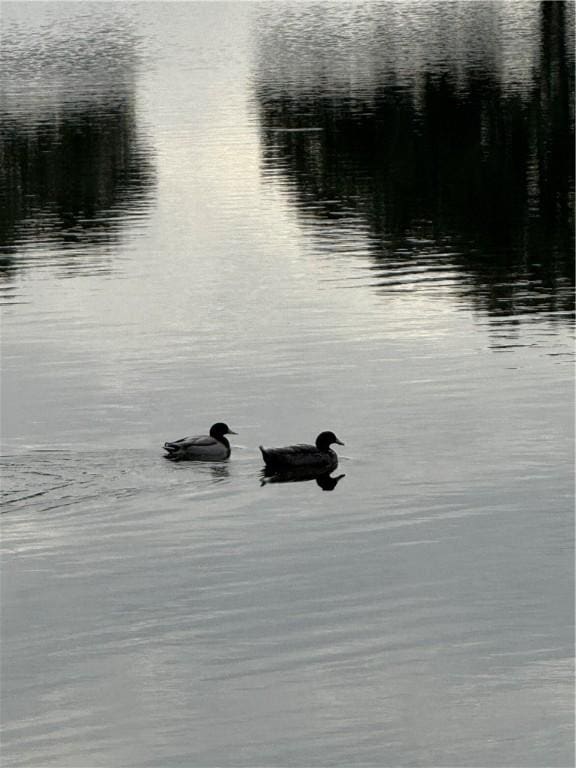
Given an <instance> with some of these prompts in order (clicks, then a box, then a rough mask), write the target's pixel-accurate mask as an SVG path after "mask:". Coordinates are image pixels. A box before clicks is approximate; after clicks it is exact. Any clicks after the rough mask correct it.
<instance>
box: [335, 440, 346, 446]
mask: <svg viewBox="0 0 576 768" xmlns="http://www.w3.org/2000/svg"><path fill="white" fill-rule="evenodd" d="M336 442H337V443H338V445H344V443H343V442H342V440H338V439H336Z"/></svg>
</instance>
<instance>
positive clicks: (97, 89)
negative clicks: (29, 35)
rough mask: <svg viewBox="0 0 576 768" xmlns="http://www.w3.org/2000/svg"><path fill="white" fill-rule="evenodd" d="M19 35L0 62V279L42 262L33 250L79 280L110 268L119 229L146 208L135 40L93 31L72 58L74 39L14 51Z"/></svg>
mask: <svg viewBox="0 0 576 768" xmlns="http://www.w3.org/2000/svg"><path fill="white" fill-rule="evenodd" d="M17 31H18V30H13V31H12V33H11V34H7V35H6V45H5V47H4V50H3V52H2V57H1V58H2V64H3V65H4V78H3V86H4V88H5V91H4V96H5V98H4V99H3V101H2V103H1V104H0V248H1V252H2V260H1V262H0V270H1V271H2V272H3V273H4V276H5V277H7V276H9V275H10V274H11V272H12V271H13V270H15V269H18V268H20V267H21V266H23V265H24V264H27V263H28V262H27V260H26V259H25V258H23V257H22V255H23V253H28V254H30V253H32V252H35V253H37V254H38V255H39V254H40V252H39V251H37V245H38V244H39V243H40V244H42V247H44V248H45V247H48V248H49V249H50V250H51V251H52V252H53V253H56V254H59V255H60V257H66V258H65V259H63V262H64V263H65V264H66V265H67V266H66V269H67V271H68V272H70V273H76V272H77V271H78V270H82V269H83V268H85V267H87V266H88V265H89V264H92V265H93V264H94V262H95V260H100V262H106V261H108V262H109V261H110V253H111V246H113V245H114V244H115V243H116V242H117V240H118V237H119V236H120V235H121V233H122V232H123V230H124V226H125V223H126V221H127V220H128V221H130V222H132V221H133V219H134V217H139V216H145V215H146V213H147V211H148V208H149V205H150V200H151V193H152V189H153V184H154V169H153V165H152V160H151V156H150V151H149V148H148V147H147V145H146V143H145V141H144V139H143V137H142V132H141V131H140V129H139V126H138V124H137V114H136V108H135V96H134V90H135V78H134V67H135V58H134V54H133V48H134V41H133V40H132V39H131V38H130V37H129V36H128V35H127V33H126V30H122V29H118V30H114V29H106V28H105V29H101V30H96V31H95V32H94V40H92V41H90V40H87V41H86V43H85V44H83V47H82V48H81V53H80V54H78V50H79V49H80V43H79V42H78V40H75V38H73V37H71V38H70V39H67V40H66V42H65V44H62V45H57V44H56V43H54V42H50V41H48V42H47V43H46V46H45V47H44V48H42V49H41V50H40V49H35V48H33V47H31V46H30V45H28V46H25V45H24V44H21V43H20V41H19V39H18V35H17ZM79 40H83V38H79ZM27 84H29V87H27ZM35 249H36V250H35ZM72 257H73V258H72ZM83 257H85V258H83ZM34 263H35V264H38V262H34ZM31 265H32V263H28V266H31Z"/></svg>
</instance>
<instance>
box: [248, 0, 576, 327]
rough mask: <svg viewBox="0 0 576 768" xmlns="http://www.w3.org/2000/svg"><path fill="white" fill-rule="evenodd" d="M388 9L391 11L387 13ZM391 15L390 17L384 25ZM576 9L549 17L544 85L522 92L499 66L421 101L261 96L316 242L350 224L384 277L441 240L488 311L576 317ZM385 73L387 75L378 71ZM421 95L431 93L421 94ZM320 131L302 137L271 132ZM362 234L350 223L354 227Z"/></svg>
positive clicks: (272, 149) (424, 80) (283, 169)
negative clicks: (571, 37)
mask: <svg viewBox="0 0 576 768" xmlns="http://www.w3.org/2000/svg"><path fill="white" fill-rule="evenodd" d="M384 8H385V6H384ZM383 13H385V11H383ZM567 13H568V11H567V8H566V6H565V4H564V3H561V2H558V3H548V2H543V3H542V4H541V7H540V25H539V28H540V55H539V60H536V61H535V62H534V65H535V69H534V73H533V76H532V79H531V82H530V83H529V84H528V85H527V86H526V87H525V88H522V89H520V88H508V87H506V84H505V83H503V82H502V78H501V76H500V72H499V68H498V65H497V61H496V60H494V61H492V62H491V61H490V60H488V61H484V62H483V64H482V66H478V64H477V62H476V63H475V65H474V66H472V64H471V63H470V62H469V61H464V64H463V66H467V67H468V69H467V70H466V78H465V86H463V84H462V76H461V73H460V74H459V75H458V76H456V74H455V73H454V72H453V71H451V70H450V69H449V68H448V67H438V68H435V69H431V70H428V71H424V72H423V73H422V77H421V79H420V81H419V83H418V88H417V89H416V88H415V87H408V86H406V85H404V84H403V85H398V84H397V82H396V81H395V78H394V77H393V75H392V74H391V73H390V72H388V73H387V74H386V76H382V77H381V78H380V80H379V81H378V82H373V83H372V84H371V88H370V91H369V93H366V92H365V91H364V92H362V91H358V92H355V90H354V88H353V87H351V88H350V91H349V93H348V94H344V93H343V89H342V88H338V89H332V90H330V89H329V88H327V87H325V83H323V82H321V81H320V80H319V81H318V82H317V83H316V84H315V85H316V87H315V88H314V87H311V86H310V83H309V82H308V83H307V84H306V87H305V88H301V89H299V88H298V87H295V86H294V83H291V84H290V85H289V86H288V85H286V87H285V88H284V87H282V84H281V83H278V81H277V80H276V81H273V82H268V81H267V78H266V75H265V73H261V77H260V79H259V81H258V84H257V103H258V109H259V116H260V121H261V126H262V131H261V135H262V152H263V159H264V165H265V167H266V168H267V169H268V171H269V173H268V176H271V177H273V178H278V177H280V176H285V177H289V179H290V182H291V183H290V185H289V186H290V189H291V190H293V192H292V195H293V198H292V199H293V202H294V203H295V205H296V206H297V208H298V210H299V212H300V213H301V215H302V216H303V218H305V220H306V221H307V222H311V224H312V227H313V231H314V230H317V231H318V230H321V226H320V225H322V224H324V223H326V222H330V223H331V224H332V226H333V227H335V228H337V227H338V222H339V219H340V218H341V216H342V215H343V213H344V212H346V213H347V215H348V216H349V215H350V212H353V215H354V216H355V217H356V218H357V220H359V221H360V222H361V223H362V225H363V226H364V227H365V228H366V231H367V236H366V240H367V243H368V245H367V248H368V249H369V252H370V254H371V255H372V256H373V257H374V258H375V259H376V262H375V266H376V269H375V270H374V272H375V274H374V278H375V280H374V282H376V283H377V282H378V279H377V276H378V270H379V269H381V270H382V274H384V273H385V274H388V275H389V270H390V269H391V267H392V264H394V265H400V266H401V265H402V264H403V263H404V264H406V263H408V262H409V261H410V259H412V257H413V255H414V247H412V246H408V247H407V243H409V241H410V240H411V239H414V238H418V239H423V238H424V239H427V240H428V241H429V243H432V245H433V247H432V248H429V247H428V248H427V250H428V254H427V255H428V256H429V257H430V258H432V257H433V256H434V253H435V252H436V253H438V252H439V251H441V252H442V258H446V254H447V253H448V254H449V260H450V263H451V265H452V266H453V267H454V270H455V273H456V274H457V275H458V276H459V278H458V279H459V281H460V293H461V295H462V296H464V297H465V299H466V300H467V301H468V302H470V303H472V304H473V305H475V306H477V307H478V308H479V309H482V310H483V311H488V312H490V313H496V314H504V315H516V314H521V313H529V312H545V313H552V314H554V313H559V314H558V316H559V317H562V316H563V314H565V313H568V312H572V311H573V309H574V293H573V281H574V271H573V269H574V261H573V245H572V244H573V236H574V227H573V203H574V197H573V191H572V190H573V167H574V160H573V158H574V151H573V139H574V136H573V114H572V113H573V79H572V67H571V62H570V54H569V50H568V47H567ZM373 70H377V66H376V65H374V67H373ZM416 91H417V93H416ZM304 126H310V127H315V128H320V129H321V131H315V132H290V131H286V130H270V128H271V127H272V128H274V127H276V128H279V127H281V128H283V129H286V128H288V129H290V128H297V127H300V128H301V127H304ZM348 221H349V219H348Z"/></svg>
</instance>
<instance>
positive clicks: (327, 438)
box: [260, 432, 344, 472]
mask: <svg viewBox="0 0 576 768" xmlns="http://www.w3.org/2000/svg"><path fill="white" fill-rule="evenodd" d="M333 443H337V444H338V445H344V443H343V442H342V441H341V440H338V438H337V437H336V435H335V434H334V432H320V434H319V435H318V437H317V438H316V445H288V446H286V447H285V448H263V447H262V446H260V450H261V451H262V458H263V459H264V463H265V464H266V468H267V469H270V470H274V471H276V472H283V471H284V472H285V471H286V470H290V469H298V468H304V467H306V468H309V469H317V470H324V471H326V472H332V470H333V469H336V467H337V466H338V456H337V455H336V453H335V452H334V451H333V450H332V449H331V448H330V446H331V445H332V444H333Z"/></svg>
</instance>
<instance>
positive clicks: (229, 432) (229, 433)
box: [226, 429, 238, 435]
mask: <svg viewBox="0 0 576 768" xmlns="http://www.w3.org/2000/svg"><path fill="white" fill-rule="evenodd" d="M226 434H227V435H237V434H238V432H234V430H233V429H229V430H228V432H226Z"/></svg>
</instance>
